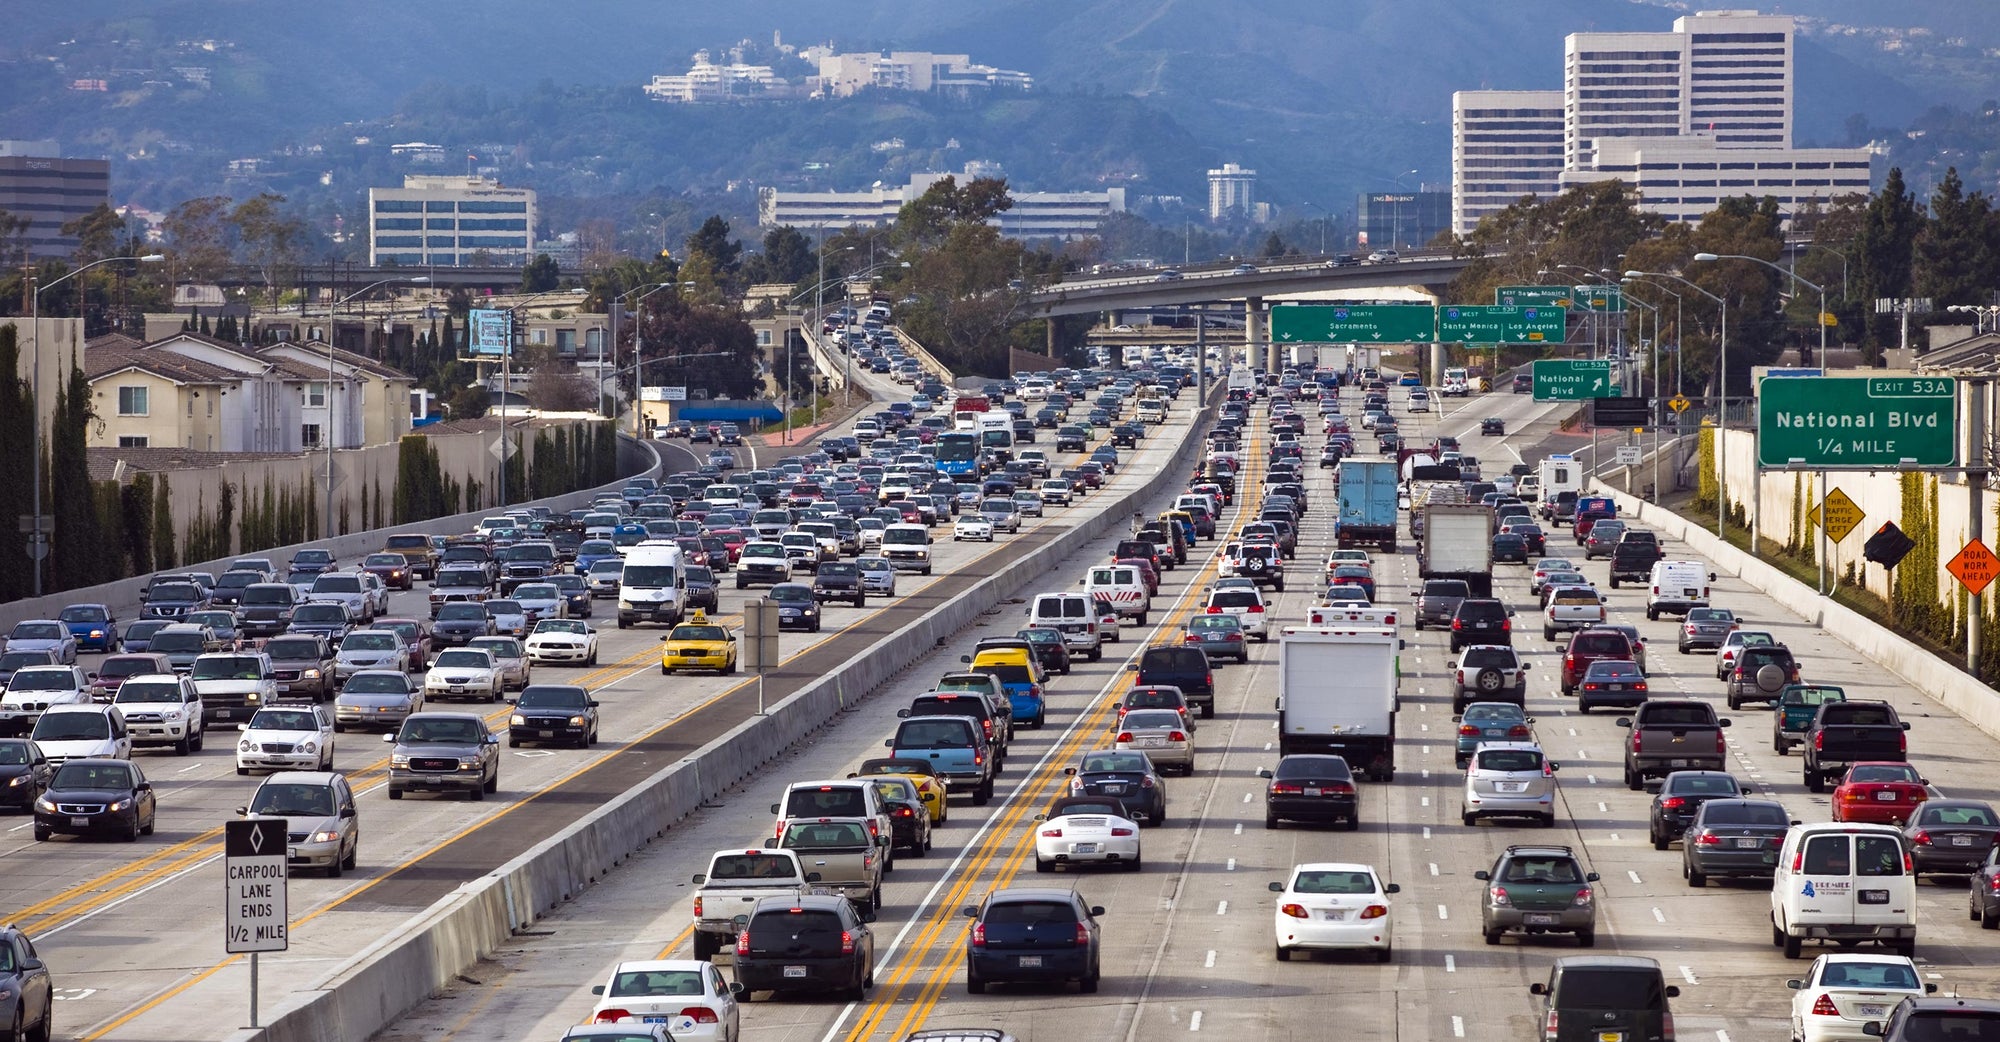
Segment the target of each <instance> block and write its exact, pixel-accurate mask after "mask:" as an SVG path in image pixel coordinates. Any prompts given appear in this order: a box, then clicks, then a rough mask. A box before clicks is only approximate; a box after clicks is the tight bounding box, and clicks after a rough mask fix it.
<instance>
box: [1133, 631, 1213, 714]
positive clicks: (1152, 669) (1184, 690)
mask: <svg viewBox="0 0 2000 1042" xmlns="http://www.w3.org/2000/svg"><path fill="white" fill-rule="evenodd" d="M1130 668H1131V669H1132V670H1133V671H1135V672H1136V673H1137V674H1138V676H1137V677H1136V678H1135V679H1134V680H1133V681H1132V683H1133V684H1134V686H1137V687H1152V686H1160V687H1177V688H1180V689H1181V694H1183V695H1186V696H1187V700H1188V704H1189V705H1191V706H1194V707H1196V708H1197V709H1200V710H1201V715H1202V716H1205V717H1208V716H1214V715H1215V674H1214V673H1213V672H1212V671H1211V670H1210V669H1209V665H1208V653H1207V652H1205V651H1203V650H1201V649H1200V648H1193V647H1178V648H1177V647H1170V646H1169V647H1150V648H1147V649H1146V650H1145V651H1144V652H1142V653H1141V654H1140V655H1139V661H1138V662H1137V663H1136V664H1134V665H1133V666H1131V667H1130Z"/></svg>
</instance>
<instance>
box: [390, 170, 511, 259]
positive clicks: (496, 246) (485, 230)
mask: <svg viewBox="0 0 2000 1042" xmlns="http://www.w3.org/2000/svg"><path fill="white" fill-rule="evenodd" d="M368 234H369V241H368V263H370V264H374V265H380V264H382V263H383V262H385V261H393V262H395V263H397V264H401V265H405V266H407V267H423V266H429V265H436V266H438V267H456V266H458V265H461V264H472V263H475V262H476V261H478V260H485V261H486V262H488V263H491V264H498V265H504V266H509V267H511V266H515V265H521V264H526V263H527V262H528V261H529V259H530V258H531V257H532V256H533V255H532V254H531V253H530V252H529V247H530V246H531V245H532V244H533V242H534V236H535V190H534V189H532V188H502V187H501V186H500V183H499V182H498V181H494V180H490V179H488V178H484V177H457V176H445V175H440V176H429V175H416V174H410V175H406V176H405V177H404V178H403V187H401V188H370V189H369V190H368Z"/></svg>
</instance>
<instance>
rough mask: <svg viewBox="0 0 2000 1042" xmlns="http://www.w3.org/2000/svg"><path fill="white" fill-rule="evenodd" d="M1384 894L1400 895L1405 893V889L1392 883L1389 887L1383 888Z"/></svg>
mask: <svg viewBox="0 0 2000 1042" xmlns="http://www.w3.org/2000/svg"><path fill="white" fill-rule="evenodd" d="M1382 892H1383V893H1385V894H1400V893H1402V892H1403V888H1402V887H1401V886H1398V885H1397V884H1395V883H1390V884H1389V885H1388V886H1385V887H1383V888H1382Z"/></svg>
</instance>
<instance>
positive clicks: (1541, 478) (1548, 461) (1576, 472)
mask: <svg viewBox="0 0 2000 1042" xmlns="http://www.w3.org/2000/svg"><path fill="white" fill-rule="evenodd" d="M1535 487H1536V493H1535V494H1536V495H1538V496H1540V497H1541V500H1540V502H1541V503H1554V502H1555V501H1556V496H1557V494H1558V493H1562V492H1569V493H1573V494H1575V495H1582V494H1583V465H1582V464H1581V463H1578V462H1577V461H1576V457H1575V456H1572V455H1570V454H1568V453H1566V452H1558V453H1552V454H1550V455H1548V456H1544V457H1543V458H1542V461H1541V463H1540V464H1538V465H1537V466H1536V468H1535ZM1542 516H1543V517H1544V518H1546V517H1549V513H1548V512H1547V511H1546V510H1544V511H1542Z"/></svg>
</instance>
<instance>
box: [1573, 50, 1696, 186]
mask: <svg viewBox="0 0 2000 1042" xmlns="http://www.w3.org/2000/svg"><path fill="white" fill-rule="evenodd" d="M1686 58H1687V50H1686V47H1685V46H1684V42H1683V41H1682V39H1681V38H1680V36H1678V35H1677V34H1674V33H1571V34H1570V35H1569V36H1567V37H1565V38H1564V40H1563V159H1564V165H1566V166H1570V167H1578V166H1583V165H1586V164H1588V163H1589V162H1590V150H1591V148H1592V147H1594V144H1595V142H1596V141H1597V139H1599V138H1611V137H1676V136H1678V135H1679V134H1680V133H1681V132H1682V131H1681V127H1682V125H1683V123H1684V119H1683V116H1682V113H1681V98H1682V76H1683V74H1684V72H1685V68H1686Z"/></svg>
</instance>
